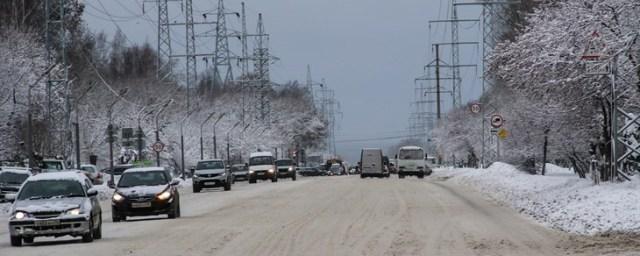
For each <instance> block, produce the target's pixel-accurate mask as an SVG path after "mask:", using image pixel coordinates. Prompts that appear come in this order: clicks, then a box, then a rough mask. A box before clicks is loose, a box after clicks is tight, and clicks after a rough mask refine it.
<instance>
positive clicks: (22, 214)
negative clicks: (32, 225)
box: [13, 212, 29, 220]
mask: <svg viewBox="0 0 640 256" xmlns="http://www.w3.org/2000/svg"><path fill="white" fill-rule="evenodd" d="M27 216H29V214H27V213H26V212H16V213H15V214H14V215H13V218H14V219H16V220H21V219H24V218H26V217H27Z"/></svg>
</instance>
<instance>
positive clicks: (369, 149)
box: [362, 148, 382, 151]
mask: <svg viewBox="0 0 640 256" xmlns="http://www.w3.org/2000/svg"><path fill="white" fill-rule="evenodd" d="M374 150H375V151H378V150H382V149H379V148H363V149H362V151H374Z"/></svg>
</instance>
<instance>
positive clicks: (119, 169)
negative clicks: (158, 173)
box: [100, 164, 135, 176]
mask: <svg viewBox="0 0 640 256" xmlns="http://www.w3.org/2000/svg"><path fill="white" fill-rule="evenodd" d="M131 168H135V166H134V165H132V164H120V165H114V166H113V175H118V176H119V175H122V173H123V172H124V171H126V170H128V169H131ZM100 172H102V173H105V174H108V175H111V170H110V169H109V168H106V169H102V170H101V171H100Z"/></svg>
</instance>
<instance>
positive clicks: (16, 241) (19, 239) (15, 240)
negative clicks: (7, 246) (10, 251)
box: [11, 236, 22, 247]
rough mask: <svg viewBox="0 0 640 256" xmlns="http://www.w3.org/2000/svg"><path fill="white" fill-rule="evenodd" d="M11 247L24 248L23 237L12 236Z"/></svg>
mask: <svg viewBox="0 0 640 256" xmlns="http://www.w3.org/2000/svg"><path fill="white" fill-rule="evenodd" d="M11 246H16V247H20V246H22V237H19V236H12V237H11Z"/></svg>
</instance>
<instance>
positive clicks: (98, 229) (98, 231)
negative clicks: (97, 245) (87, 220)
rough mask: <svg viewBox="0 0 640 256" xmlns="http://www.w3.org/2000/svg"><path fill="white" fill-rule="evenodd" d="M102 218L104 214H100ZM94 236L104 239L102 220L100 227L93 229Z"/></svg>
mask: <svg viewBox="0 0 640 256" xmlns="http://www.w3.org/2000/svg"><path fill="white" fill-rule="evenodd" d="M100 219H101V220H102V214H101V215H100ZM93 238H95V239H102V221H100V225H98V228H97V229H96V230H94V231H93Z"/></svg>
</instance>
